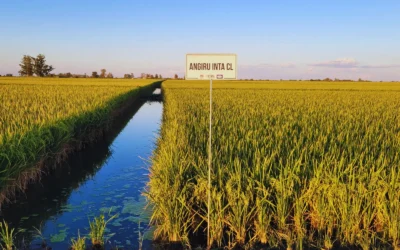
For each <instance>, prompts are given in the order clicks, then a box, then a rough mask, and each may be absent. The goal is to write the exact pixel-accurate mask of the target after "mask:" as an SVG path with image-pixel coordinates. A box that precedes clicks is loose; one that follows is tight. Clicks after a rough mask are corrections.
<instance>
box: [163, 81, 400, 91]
mask: <svg viewBox="0 0 400 250" xmlns="http://www.w3.org/2000/svg"><path fill="white" fill-rule="evenodd" d="M209 85H210V81H209V80H206V81H185V80H181V81H176V80H174V81H171V80H169V81H168V88H209ZM213 88H216V89H219V88H234V89H299V90H307V89H336V90H385V91H389V90H396V91H400V82H316V81H220V80H218V81H216V80H214V81H213Z"/></svg>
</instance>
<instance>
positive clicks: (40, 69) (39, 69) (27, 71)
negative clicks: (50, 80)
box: [18, 54, 54, 77]
mask: <svg viewBox="0 0 400 250" xmlns="http://www.w3.org/2000/svg"><path fill="white" fill-rule="evenodd" d="M19 66H20V67H21V69H20V70H19V71H18V73H19V74H20V75H21V76H33V75H34V74H35V75H36V76H40V77H44V76H48V75H49V74H50V72H51V71H53V70H54V68H53V66H51V65H47V64H46V57H45V56H44V55H43V54H39V55H37V56H36V57H32V56H29V55H24V56H23V57H22V60H21V64H20V65H19Z"/></svg>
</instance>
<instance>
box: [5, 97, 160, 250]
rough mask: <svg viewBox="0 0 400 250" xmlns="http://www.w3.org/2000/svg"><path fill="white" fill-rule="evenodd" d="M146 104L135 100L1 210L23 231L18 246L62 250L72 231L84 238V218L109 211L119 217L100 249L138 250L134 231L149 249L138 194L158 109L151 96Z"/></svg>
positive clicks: (157, 124) (152, 144)
mask: <svg viewBox="0 0 400 250" xmlns="http://www.w3.org/2000/svg"><path fill="white" fill-rule="evenodd" d="M154 94H160V89H156V90H155V92H154ZM154 94H153V95H154ZM150 99H151V101H149V100H147V101H146V100H141V101H140V102H139V103H137V104H136V106H135V107H133V108H132V110H131V111H129V113H128V114H125V115H124V117H122V118H120V119H118V122H117V124H116V125H115V127H114V128H113V129H112V131H110V132H109V133H108V134H107V135H105V136H104V138H103V139H102V140H101V141H99V142H97V143H96V144H95V145H92V146H90V147H87V148H85V149H84V150H82V151H80V152H79V153H76V154H74V155H72V156H71V157H70V158H69V160H68V161H67V162H65V163H63V166H61V167H58V168H57V169H55V170H51V172H50V173H49V174H48V175H46V176H44V177H42V180H41V181H40V183H37V184H32V185H30V187H29V188H28V191H27V192H26V193H25V194H24V195H23V196H20V197H18V198H17V201H16V202H14V203H12V204H9V205H5V206H3V207H2V209H1V214H0V219H5V220H6V221H7V222H8V223H9V224H10V225H11V226H12V227H17V228H21V229H23V230H25V231H24V232H21V233H19V234H18V237H17V243H18V245H20V247H21V246H22V245H25V246H28V247H29V249H43V248H42V246H41V244H42V243H43V240H45V241H46V243H47V244H48V246H49V247H51V248H52V249H60V250H61V249H68V248H69V246H70V240H71V238H75V237H76V236H77V235H78V230H79V232H80V234H81V236H85V235H87V234H88V232H89V219H90V220H92V219H93V217H94V216H98V215H99V214H100V213H102V212H103V213H105V214H108V213H109V211H110V209H111V213H110V214H111V215H114V214H116V213H117V214H119V216H118V217H117V218H115V219H113V220H112V221H111V222H110V223H109V224H108V225H107V229H108V230H107V232H106V236H108V237H109V239H108V241H107V243H106V249H111V248H113V247H116V246H119V247H122V248H123V249H138V248H139V241H140V239H139V232H140V233H141V235H143V236H144V240H143V241H142V243H143V249H150V248H151V241H150V238H151V235H152V234H151V228H149V227H148V221H149V213H144V212H143V208H144V206H145V200H144V197H142V196H141V192H142V191H143V189H144V188H145V186H146V183H147V181H148V167H149V163H148V160H149V157H150V156H151V154H152V151H153V150H154V148H155V142H156V138H157V136H158V132H159V128H160V125H161V117H162V109H163V105H162V102H160V101H159V98H158V97H157V96H153V97H152V98H150ZM107 218H108V216H106V219H107ZM139 225H140V226H139ZM35 228H36V229H38V230H36V229H35ZM38 231H40V232H41V233H39V232H38ZM141 238H142V237H141ZM87 244H90V241H89V240H88V241H87Z"/></svg>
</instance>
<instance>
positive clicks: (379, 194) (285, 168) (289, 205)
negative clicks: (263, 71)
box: [146, 81, 400, 249]
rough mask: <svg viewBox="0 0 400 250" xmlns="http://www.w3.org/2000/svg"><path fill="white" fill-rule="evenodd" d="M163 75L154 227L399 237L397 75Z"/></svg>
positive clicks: (275, 235) (308, 238)
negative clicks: (297, 78)
mask: <svg viewBox="0 0 400 250" xmlns="http://www.w3.org/2000/svg"><path fill="white" fill-rule="evenodd" d="M213 87H214V88H215V89H214V92H213V127H212V129H213V131H212V133H213V140H212V155H213V160H212V188H211V190H210V192H211V200H212V202H211V208H210V210H211V214H210V221H208V220H207V210H208V207H207V192H208V190H207V172H208V162H207V159H208V152H207V147H208V119H209V113H208V111H209V90H208V88H209V85H208V81H192V82H191V81H166V82H164V83H163V91H164V114H163V123H162V128H161V132H160V138H159V140H158V142H157V148H156V150H155V152H154V157H153V159H152V167H151V174H150V181H149V183H148V190H147V192H146V196H147V198H148V199H149V202H150V204H152V206H153V207H154V209H153V215H152V220H151V221H152V224H154V225H155V226H156V230H155V232H154V236H155V239H159V240H165V241H171V242H175V241H181V242H183V243H184V244H190V234H191V233H193V232H200V233H205V231H204V230H205V229H206V228H207V224H208V225H209V226H210V232H211V240H212V242H213V245H214V246H217V247H218V246H220V247H222V246H227V247H234V246H240V247H249V246H258V245H265V246H270V247H274V246H277V247H280V248H286V249H305V248H308V247H316V248H323V249H331V248H333V247H335V246H336V247H337V246H346V247H359V248H362V249H370V248H373V247H375V248H389V247H392V248H393V249H400V248H399V244H400V216H398V215H399V214H400V199H399V195H400V154H399V152H400V117H399V115H398V114H399V110H400V84H399V83H354V82H347V83H324V82H319V83H315V82H305V81H302V82H284V81H282V82H276V81H275V82H273V81H269V82H253V81H249V82H244V81H232V82H221V81H215V82H214V86H213Z"/></svg>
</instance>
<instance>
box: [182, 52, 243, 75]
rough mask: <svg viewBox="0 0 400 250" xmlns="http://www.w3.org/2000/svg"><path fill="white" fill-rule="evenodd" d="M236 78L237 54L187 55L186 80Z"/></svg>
mask: <svg viewBox="0 0 400 250" xmlns="http://www.w3.org/2000/svg"><path fill="white" fill-rule="evenodd" d="M236 78H237V58H236V55H235V54H187V55H186V76H185V79H186V80H207V79H216V80H235V79H236Z"/></svg>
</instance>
